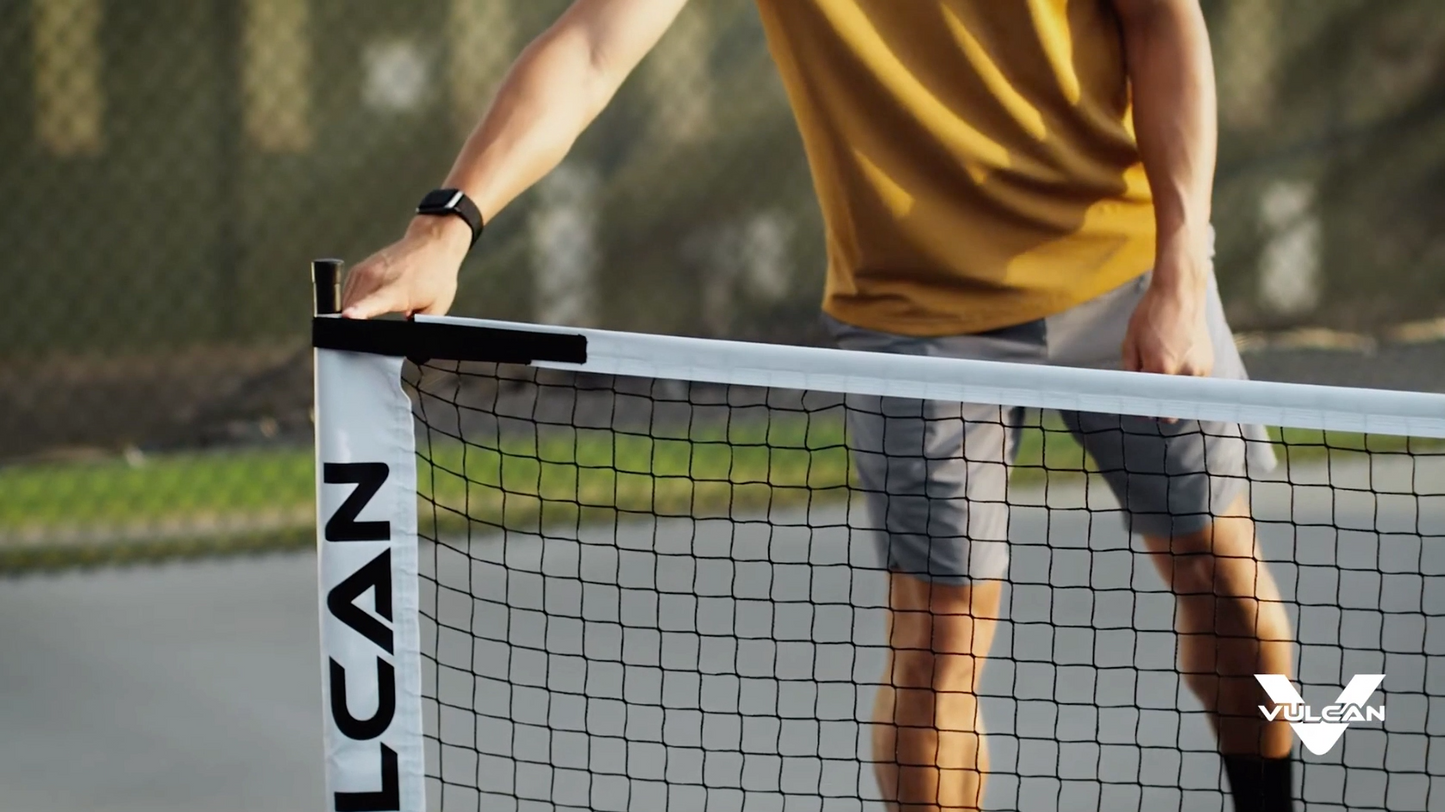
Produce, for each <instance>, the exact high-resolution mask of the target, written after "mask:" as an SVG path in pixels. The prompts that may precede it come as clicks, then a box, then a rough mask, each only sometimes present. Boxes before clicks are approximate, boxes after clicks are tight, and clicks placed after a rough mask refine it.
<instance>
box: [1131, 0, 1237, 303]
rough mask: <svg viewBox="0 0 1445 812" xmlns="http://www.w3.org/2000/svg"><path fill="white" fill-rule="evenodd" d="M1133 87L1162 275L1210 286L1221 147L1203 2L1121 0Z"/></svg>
mask: <svg viewBox="0 0 1445 812" xmlns="http://www.w3.org/2000/svg"><path fill="white" fill-rule="evenodd" d="M1116 4H1117V5H1118V6H1119V9H1120V13H1121V18H1122V20H1123V31H1124V47H1125V57H1126V60H1127V63H1128V71H1129V80H1130V85H1131V87H1132V90H1133V103H1134V128H1135V133H1136V136H1137V138H1138V142H1139V152H1140V156H1141V158H1142V160H1143V163H1144V170H1145V173H1146V174H1147V175H1148V178H1149V186H1150V189H1151V191H1152V193H1153V198H1154V210H1155V220H1156V223H1157V238H1158V251H1159V254H1160V256H1161V258H1164V257H1170V258H1171V259H1173V260H1176V261H1168V262H1162V261H1161V262H1159V263H1158V267H1157V269H1156V274H1162V275H1163V277H1162V278H1160V277H1159V276H1156V279H1159V281H1161V282H1163V283H1166V284H1168V283H1175V282H1178V283H1186V284H1191V285H1203V284H1204V282H1205V281H1206V279H1207V272H1208V269H1207V267H1201V266H1202V265H1204V263H1201V262H1190V261H1185V262H1180V261H1177V259H1178V258H1179V257H1180V256H1181V255H1183V256H1186V257H1207V254H1208V242H1209V221H1210V207H1211V198H1212V194H1213V185H1214V169H1215V159H1216V155H1217V152H1218V134H1217V126H1218V122H1217V112H1216V105H1217V102H1216V96H1215V85H1214V66H1213V59H1212V56H1211V54H1210V48H1209V33H1208V30H1207V29H1206V28H1205V23H1204V15H1203V13H1202V12H1201V11H1200V8H1199V5H1198V2H1197V0H1116Z"/></svg>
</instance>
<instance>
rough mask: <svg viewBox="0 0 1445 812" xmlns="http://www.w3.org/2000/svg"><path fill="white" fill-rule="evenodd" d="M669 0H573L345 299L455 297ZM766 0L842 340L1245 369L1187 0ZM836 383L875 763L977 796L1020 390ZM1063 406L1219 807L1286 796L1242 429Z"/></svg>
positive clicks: (390, 306)
mask: <svg viewBox="0 0 1445 812" xmlns="http://www.w3.org/2000/svg"><path fill="white" fill-rule="evenodd" d="M479 2H480V0H479ZM685 2H686V0H577V2H575V3H574V4H573V5H572V7H571V8H570V9H569V10H568V11H567V12H566V13H565V14H564V15H563V16H562V17H561V19H559V20H558V21H557V22H556V24H554V25H553V26H552V27H551V28H550V29H549V30H548V31H547V32H546V33H544V34H543V35H542V36H540V37H539V38H538V39H537V40H536V41H535V42H533V43H532V44H531V45H530V46H529V47H528V48H527V49H526V51H525V52H524V53H523V54H522V56H521V57H520V58H519V59H518V61H517V62H516V64H515V65H514V66H513V67H512V69H511V72H510V73H509V74H508V76H507V78H506V80H505V82H504V83H503V85H502V86H501V88H500V90H499V91H498V94H497V97H496V99H495V101H494V102H493V105H492V107H491V110H490V111H489V112H488V113H487V115H486V116H485V117H484V119H483V120H482V122H481V124H480V126H479V127H478V128H477V130H476V131H475V132H474V133H473V134H472V136H471V137H470V139H469V140H468V141H467V143H466V145H465V147H464V148H463V149H462V152H461V155H460V157H459V158H458V159H457V161H456V164H455V166H454V167H453V169H452V171H451V174H450V175H449V176H448V177H447V179H446V183H445V184H444V185H445V186H446V187H447V188H448V189H451V190H458V191H460V192H462V193H464V195H460V196H459V195H457V194H456V192H451V191H448V192H445V193H440V194H435V195H433V196H430V197H429V199H428V202H427V203H426V204H425V205H424V206H423V207H422V209H421V211H423V212H424V213H423V214H421V215H420V216H418V217H417V218H416V219H415V220H414V221H413V222H412V224H411V226H410V228H409V229H408V230H407V233H406V235H405V236H404V237H403V238H402V239H401V240H400V241H399V242H397V243H395V244H394V245H392V246H390V247H388V248H386V249H384V250H382V251H381V252H380V253H378V254H377V255H376V256H374V257H371V258H370V259H368V260H367V261H366V262H364V263H362V264H361V265H359V266H358V267H357V268H356V270H355V272H354V273H353V274H352V275H351V278H350V279H349V280H348V283H347V288H346V291H345V294H344V297H343V298H344V302H343V306H344V315H346V316H348V317H352V318H368V317H371V316H376V315H380V314H383V313H387V312H402V313H408V314H409V313H442V312H445V311H446V309H447V308H448V307H449V306H450V304H451V302H452V298H453V295H454V293H455V290H456V277H457V271H458V267H459V265H460V263H461V261H462V259H463V257H464V255H465V254H466V253H467V249H468V246H469V244H470V242H471V240H472V239H473V238H474V235H475V231H476V229H475V226H476V225H477V221H478V219H479V218H480V217H483V216H485V217H490V216H493V215H495V214H496V213H497V212H498V211H500V210H501V209H502V208H503V207H504V206H505V205H507V204H508V203H509V202H511V201H512V199H513V198H515V197H516V196H517V195H519V194H520V193H521V192H523V191H524V190H525V189H527V188H528V187H529V186H531V185H532V184H533V183H535V182H536V181H537V180H538V179H540V178H541V177H542V176H544V175H545V174H547V173H548V172H549V171H551V170H552V169H553V168H554V167H555V166H556V165H557V164H558V163H559V162H560V161H561V160H562V158H563V156H564V155H565V154H566V152H567V150H568V149H569V147H570V146H571V144H572V143H573V141H574V140H575V139H576V137H577V136H578V134H580V133H581V132H582V131H583V129H584V128H585V127H586V126H587V125H588V124H589V123H590V122H591V121H592V120H593V118H594V117H596V116H597V114H598V113H599V112H601V110H602V109H603V107H604V106H605V105H606V104H607V103H608V101H609V100H610V99H611V97H612V96H613V94H614V92H615V91H616V90H617V88H618V86H619V85H620V84H621V83H622V81H623V79H624V78H625V77H626V76H627V74H628V72H629V71H631V70H632V68H633V67H634V66H635V65H636V64H637V63H638V61H639V60H640V59H641V58H642V57H643V55H644V54H646V53H647V51H648V50H649V49H650V48H651V47H652V46H653V44H654V43H656V42H657V40H658V39H659V38H660V37H661V36H662V34H663V32H664V31H665V30H666V28H667V27H668V25H669V24H670V23H671V21H672V20H673V19H674V17H675V16H676V15H677V13H678V12H679V11H680V10H681V8H682V6H683V5H684V4H685ZM758 4H759V7H760V10H761V12H762V19H763V23H764V27H765V29H766V31H767V34H768V39H769V44H770V46H771V49H772V52H773V55H774V58H775V61H776V62H777V63H778V66H779V69H780V71H781V73H782V77H783V81H784V84H785V85H786V87H787V90H788V93H789V97H790V99H791V102H792V105H793V108H794V111H795V113H796V114H797V118H798V121H799V126H800V129H801V131H802V135H803V140H804V144H805V147H806V149H807V154H808V159H809V163H810V166H811V169H812V172H813V177H814V181H815V185H816V189H817V192H818V197H819V200H820V202H821V204H822V210H823V214H824V220H825V223H826V226H827V244H828V255H829V268H828V276H827V285H826V290H825V302H824V310H825V312H826V314H827V318H828V320H829V324H830V325H831V327H832V329H833V331H834V333H835V335H836V336H837V338H838V341H839V343H840V344H842V345H843V346H844V347H849V348H855V349H865V350H876V351H886V352H904V353H915V354H926V355H951V356H961V357H972V358H985V359H994V360H1008V361H1017V362H1026V363H1056V364H1068V365H1076V366H1098V367H1111V366H1112V367H1122V368H1124V369H1128V370H1137V371H1142V372H1152V373H1162V374H1169V375H1210V374H1214V375H1219V376H1227V377H1243V376H1244V374H1245V373H1244V369H1243V366H1242V364H1241V362H1240V359H1239V356H1238V354H1237V353H1236V352H1235V350H1234V345H1233V342H1232V340H1231V337H1230V334H1229V328H1228V325H1227V324H1226V323H1225V321H1224V317H1223V313H1222V309H1221V307H1220V305H1219V302H1218V298H1217V297H1218V294H1217V292H1216V289H1215V285H1214V281H1213V270H1212V257H1211V251H1212V246H1211V242H1212V232H1211V230H1210V224H1209V223H1210V203H1211V184H1212V176H1213V171H1214V160H1215V95H1214V94H1215V91H1214V85H1213V72H1212V67H1211V57H1210V50H1209V41H1208V35H1207V32H1206V30H1205V25H1204V19H1203V16H1202V13H1201V11H1200V9H1199V6H1198V0H759V3H758ZM468 201H470V202H472V203H474V204H475V207H476V209H475V210H473V209H471V208H470V204H469V203H468ZM452 214H457V215H458V216H450V215H452ZM469 225H470V226H472V227H470V228H469ZM850 406H851V408H850V409H849V413H850V415H849V420H850V435H851V436H852V438H853V442H854V444H855V463H856V465H857V467H858V471H859V477H860V480H861V483H862V485H863V487H864V489H865V490H866V491H867V492H868V494H869V500H870V510H871V511H872V514H873V515H874V517H875V519H876V520H877V521H879V522H880V523H881V524H882V525H883V527H884V528H885V532H883V533H881V534H880V541H881V544H882V547H883V556H884V559H885V560H886V561H887V563H888V567H889V570H890V574H889V578H890V580H891V585H890V586H891V590H890V594H891V606H892V612H891V613H890V622H889V632H888V634H889V641H890V645H891V649H892V654H891V656H890V658H889V662H888V665H887V669H886V671H885V674H884V677H883V680H882V684H881V687H880V690H879V691H878V697H877V705H876V709H875V722H876V725H875V737H874V742H873V745H874V755H875V762H876V763H875V768H876V771H877V776H878V779H879V786H880V788H881V791H882V793H883V795H884V797H885V799H886V800H887V801H888V803H889V806H890V808H891V809H895V810H907V812H921V811H922V810H941V809H949V810H964V809H977V808H978V807H979V805H980V803H981V801H982V797H983V780H984V776H985V775H986V773H987V769H988V767H987V756H986V750H985V747H984V743H983V738H982V734H983V728H982V725H981V724H980V723H979V718H978V703H977V700H976V698H975V691H976V688H977V685H978V680H979V674H980V670H981V668H982V665H983V661H984V657H985V656H986V655H987V653H988V649H989V644H990V642H991V641H992V639H993V632H994V625H995V622H996V618H998V616H999V597H1000V587H1001V584H1002V580H1001V579H1002V578H1003V577H1004V574H1005V568H1006V563H1007V547H1006V534H1005V532H1004V528H1005V525H1006V519H1007V514H1006V512H1005V511H1006V509H1007V508H1006V506H1005V505H1004V504H1003V500H1002V498H1001V496H1002V488H1003V485H1004V481H1005V477H1006V464H1007V463H1008V462H1010V461H1011V459H1010V454H1011V441H1012V435H1013V433H1014V429H1013V428H1012V427H1011V426H1012V422H1013V421H1012V416H1011V415H1010V414H1009V413H1007V412H1006V411H1005V412H1003V413H1001V412H1000V410H999V409H997V408H995V407H978V406H972V405H963V406H959V405H957V404H952V405H949V404H939V403H927V404H925V403H920V402H917V401H902V400H898V399H878V398H872V399H868V398H856V399H854V400H853V401H852V402H851V403H850ZM1064 419H1065V422H1066V424H1067V425H1068V426H1069V427H1070V429H1071V430H1072V431H1073V432H1074V434H1075V436H1076V437H1078V438H1079V440H1080V441H1081V442H1082V443H1083V444H1084V446H1085V447H1086V448H1087V449H1088V450H1089V452H1090V453H1091V455H1092V456H1093V458H1094V459H1095V461H1096V463H1097V464H1098V466H1099V468H1100V470H1101V472H1102V473H1103V475H1104V477H1105V478H1106V479H1107V481H1108V482H1109V484H1110V486H1111V487H1112V488H1113V490H1114V492H1115V493H1116V495H1117V496H1118V497H1119V499H1120V502H1121V504H1122V505H1124V506H1125V508H1126V515H1127V516H1128V519H1129V523H1130V526H1131V529H1132V530H1133V531H1134V532H1136V533H1138V534H1139V535H1141V536H1142V537H1143V539H1144V542H1145V545H1146V547H1147V549H1148V550H1149V552H1150V554H1151V557H1152V558H1153V559H1154V560H1155V562H1156V563H1157V564H1158V566H1159V569H1160V572H1161V573H1162V574H1163V576H1164V578H1165V579H1166V581H1167V582H1168V583H1169V584H1170V586H1171V587H1172V588H1173V589H1174V591H1175V593H1176V594H1177V596H1178V607H1179V609H1178V612H1177V617H1178V623H1177V625H1178V631H1179V633H1180V635H1181V640H1180V669H1181V672H1182V673H1183V674H1184V677H1185V680H1186V681H1187V683H1188V685H1189V687H1190V688H1191V689H1192V690H1193V691H1194V692H1195V694H1197V695H1198V697H1199V699H1200V701H1201V702H1202V703H1203V704H1204V706H1205V708H1206V709H1208V710H1209V711H1210V713H1211V719H1212V721H1213V725H1214V728H1215V731H1216V733H1217V736H1218V740H1219V747H1220V752H1221V754H1222V756H1223V761H1224V764H1225V767H1226V771H1227V773H1228V777H1229V782H1230V786H1231V789H1232V792H1233V795H1234V801H1235V809H1236V810H1239V812H1251V810H1260V811H1261V812H1282V810H1287V809H1289V808H1290V806H1291V803H1292V798H1291V792H1292V787H1291V783H1292V779H1291V770H1290V760H1289V755H1290V748H1291V740H1290V731H1289V728H1288V726H1287V724H1286V723H1284V722H1283V721H1277V722H1273V723H1266V721H1265V720H1264V719H1263V717H1262V715H1261V714H1260V712H1259V710H1258V706H1259V705H1263V704H1269V700H1268V699H1267V697H1265V695H1264V694H1263V692H1262V691H1261V690H1260V688H1259V686H1258V684H1257V683H1256V681H1255V680H1254V679H1253V676H1252V675H1254V674H1256V673H1277V674H1289V673H1290V664H1291V643H1290V628H1289V623H1288V620H1287V618H1286V616H1285V613H1284V610H1283V608H1282V605H1281V603H1280V601H1279V596H1278V591H1277V588H1276V586H1275V584H1274V582H1273V580H1272V579H1271V577H1270V575H1269V573H1268V571H1267V570H1266V569H1265V567H1264V565H1263V564H1261V563H1260V562H1259V555H1258V548H1257V545H1256V541H1255V535H1254V527H1253V524H1252V522H1251V521H1250V519H1249V513H1248V503H1247V499H1246V494H1245V493H1244V489H1243V487H1242V485H1241V484H1240V481H1241V480H1240V477H1241V475H1242V474H1243V472H1244V466H1245V463H1246V459H1245V458H1246V446H1252V447H1256V448H1258V447H1262V446H1261V444H1259V443H1246V438H1247V437H1258V435H1257V434H1256V432H1257V429H1252V428H1251V429H1245V430H1243V431H1242V430H1241V428H1240V427H1238V426H1229V425H1208V424H1206V425H1200V424H1197V423H1192V422H1187V421H1178V422H1169V421H1154V420H1145V419H1134V418H1119V417H1109V416H1103V415H1085V414H1066V415H1064ZM1206 459H1207V460H1208V466H1207V467H1206V464H1205V461H1206ZM1260 461H1261V462H1272V460H1260Z"/></svg>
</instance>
